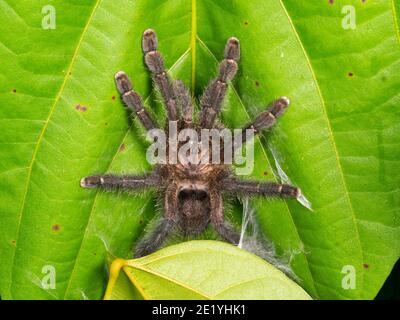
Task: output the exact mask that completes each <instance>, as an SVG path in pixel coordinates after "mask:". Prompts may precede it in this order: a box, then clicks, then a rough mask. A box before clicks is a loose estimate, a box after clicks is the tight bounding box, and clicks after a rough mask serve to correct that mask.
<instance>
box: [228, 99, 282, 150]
mask: <svg viewBox="0 0 400 320" xmlns="http://www.w3.org/2000/svg"><path fill="white" fill-rule="evenodd" d="M289 103H290V101H289V99H288V98H286V97H281V98H279V99H277V100H275V101H274V102H273V103H272V104H271V105H270V107H269V108H268V110H267V111H264V112H261V113H260V114H259V115H258V116H257V117H256V118H255V119H254V121H253V122H251V123H250V124H248V125H247V126H246V127H245V128H244V129H243V130H242V142H243V143H245V142H246V139H247V137H246V129H252V130H254V134H258V133H260V132H261V130H266V129H269V128H271V127H272V126H273V125H274V124H275V123H276V120H277V118H278V117H280V116H281V115H282V114H283V113H284V112H285V110H286V108H287V107H288V106H289ZM235 147H237V146H235Z"/></svg>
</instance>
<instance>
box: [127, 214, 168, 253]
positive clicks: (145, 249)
mask: <svg viewBox="0 0 400 320" xmlns="http://www.w3.org/2000/svg"><path fill="white" fill-rule="evenodd" d="M175 225H176V223H175V221H174V220H172V219H166V218H161V219H160V220H159V221H158V223H157V226H156V227H155V229H154V230H153V231H152V232H151V233H150V234H149V235H148V236H147V237H146V238H144V239H142V240H141V241H139V243H138V244H137V245H136V247H135V252H134V256H135V257H136V258H140V257H143V256H145V255H148V254H150V253H152V252H154V251H156V250H157V249H159V248H160V247H161V245H162V244H163V243H164V241H165V239H166V238H167V237H168V235H169V234H170V233H171V231H172V230H173V229H174V227H175Z"/></svg>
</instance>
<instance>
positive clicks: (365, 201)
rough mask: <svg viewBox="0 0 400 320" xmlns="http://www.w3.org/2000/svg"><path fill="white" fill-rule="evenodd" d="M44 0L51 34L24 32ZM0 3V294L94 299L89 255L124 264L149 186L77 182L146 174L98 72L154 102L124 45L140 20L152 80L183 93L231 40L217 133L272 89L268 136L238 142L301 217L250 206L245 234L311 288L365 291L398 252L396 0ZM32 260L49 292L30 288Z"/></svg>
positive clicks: (346, 295) (204, 77)
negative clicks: (285, 101) (278, 106)
mask: <svg viewBox="0 0 400 320" xmlns="http://www.w3.org/2000/svg"><path fill="white" fill-rule="evenodd" d="M47 4H50V5H52V6H54V7H55V9H56V13H57V27H56V29H55V30H44V29H42V27H41V22H42V18H43V16H44V15H43V14H42V12H41V11H42V7H43V6H45V5H47ZM344 5H353V6H354V8H355V10H356V23H357V27H356V29H354V30H345V29H343V28H342V19H343V17H344V14H342V12H341V10H342V8H343V6H344ZM0 11H1V16H0V22H1V23H0V61H1V64H0V128H1V135H0V146H1V147H0V262H1V263H0V294H1V297H2V298H3V299H27V298H33V299H40V298H44V299H64V298H65V299H83V298H90V299H98V298H101V297H102V294H103V292H104V288H105V284H106V277H107V272H106V269H105V257H106V252H110V253H112V254H113V255H115V256H120V257H127V256H128V255H129V252H130V250H131V246H132V243H133V242H134V241H135V240H136V239H137V237H138V236H139V235H140V233H141V232H142V230H143V226H144V225H145V224H146V221H148V219H150V218H151V217H152V215H153V212H154V203H153V200H152V197H151V196H142V197H139V196H131V195H126V194H120V195H118V196H116V195H114V194H110V193H101V192H97V191H96V190H93V191H87V190H82V189H81V188H80V187H79V180H80V178H81V177H83V176H86V175H89V174H92V173H95V172H97V173H104V172H117V173H120V172H143V171H144V170H147V169H149V168H148V165H147V164H146V160H145V145H144V144H143V143H142V142H141V140H140V139H138V137H137V136H138V134H139V133H140V132H139V131H138V130H137V129H136V127H135V126H131V125H130V123H129V122H128V120H127V117H126V113H125V111H124V110H123V108H122V107H121V103H120V101H119V99H118V95H117V92H116V89H115V87H114V83H113V75H114V73H115V72H116V71H118V70H125V71H126V72H127V73H129V74H130V75H131V77H132V79H133V81H134V85H135V88H136V90H137V91H138V92H140V93H141V94H142V96H143V97H144V98H145V99H146V101H147V105H148V106H149V107H150V108H153V109H154V110H157V111H156V113H157V114H159V113H160V111H159V110H160V107H159V106H157V105H156V104H155V103H153V96H152V95H151V82H150V80H149V77H148V74H147V71H146V70H145V67H144V64H143V60H142V53H141V49H140V38H141V33H142V32H143V30H144V29H146V28H148V27H152V28H154V29H155V30H156V31H157V33H158V36H159V40H160V50H161V51H162V52H163V54H164V57H165V60H166V65H167V66H168V67H171V69H170V73H171V74H172V75H173V76H174V77H179V78H181V79H183V80H184V81H185V83H186V84H187V85H188V86H190V87H191V88H192V89H193V92H194V94H195V95H198V94H199V93H200V92H201V91H202V89H203V88H204V86H205V85H206V83H207V82H208V80H209V79H210V78H211V77H212V76H213V75H214V74H215V69H216V65H217V60H219V59H221V57H222V51H223V46H224V44H225V41H226V39H227V38H228V37H229V36H232V35H235V36H236V37H238V38H239V39H240V41H241V45H242V60H241V63H240V68H241V69H240V72H239V75H238V77H237V80H236V81H235V82H234V85H233V87H232V88H231V89H230V92H229V97H228V99H227V103H226V107H225V110H224V120H225V122H226V123H227V124H229V125H231V126H232V127H240V126H241V125H242V124H243V123H245V122H247V121H248V119H249V117H250V116H252V115H254V114H256V113H257V112H259V111H261V110H263V109H264V108H265V105H266V104H267V103H268V102H270V101H271V100H272V99H274V98H276V97H277V96H280V95H285V96H288V97H290V99H291V101H292V105H291V107H290V110H289V111H288V112H287V114H285V116H284V117H283V118H282V120H281V121H280V123H279V125H278V126H277V127H276V128H275V130H274V132H273V133H272V134H268V135H265V136H264V137H263V138H262V139H261V140H260V141H257V143H256V166H255V170H254V172H253V176H254V177H257V178H258V179H273V180H279V179H280V177H279V175H278V174H276V172H277V164H276V162H275V159H277V161H278V163H279V165H280V166H281V167H282V169H283V171H284V172H286V173H287V175H288V176H289V177H290V179H291V181H292V182H293V183H294V184H296V185H298V186H300V187H301V188H302V190H303V193H304V194H305V195H306V197H307V198H308V199H309V200H310V201H311V203H312V205H313V209H314V211H313V212H310V211H308V210H307V209H306V208H304V207H302V206H301V205H300V204H299V203H296V202H293V201H287V202H284V201H265V200H257V201H254V202H253V205H254V206H255V207H256V208H257V215H258V220H259V223H260V227H261V229H262V231H263V232H264V233H265V234H266V235H267V236H268V237H269V238H270V239H272V240H273V241H274V243H275V245H276V247H277V250H278V253H279V254H280V255H287V254H288V253H295V254H294V255H293V259H292V264H291V265H292V268H293V270H294V271H295V273H296V274H297V276H298V277H299V278H300V279H301V285H302V286H303V288H304V289H305V290H306V291H307V292H308V293H309V294H310V295H311V296H313V297H314V298H320V299H325V298H332V299H363V298H365V299H371V298H374V297H375V295H376V294H377V292H378V290H379V289H380V287H381V286H382V284H383V282H384V280H385V279H386V277H387V276H388V274H389V273H390V270H391V268H392V267H393V265H394V263H395V262H396V260H397V259H398V258H399V255H400V254H399V253H400V227H399V224H400V220H399V208H400V189H399V182H400V170H399V169H400V166H399V162H400V149H399V144H400V143H399V142H400V141H399V138H400V121H399V120H400V109H399V102H400V90H399V89H400V35H399V24H398V23H399V11H400V5H399V3H398V2H397V1H396V0H365V1H361V0H357V1H356V0H348V1H340V0H334V1H328V0H326V1H325V0H321V1H297V0H270V1H261V0H260V1H239V0H232V1H228V0H219V1H212V0H197V1H196V0H193V1H190V0H169V1H158V0H121V1H112V0H85V1H82V0H79V1H78V0H71V1H66V0H54V1H50V0H37V1H22V0H18V1H11V0H0ZM116 97H117V98H116ZM78 105H79V106H81V107H82V106H84V107H85V108H86V109H85V108H80V107H79V106H78ZM77 106H78V107H77ZM161 117H162V115H160V118H161ZM267 140H268V142H267ZM265 172H267V173H268V174H267V176H265V174H264V173H265ZM48 264H50V265H54V266H55V267H56V270H57V286H56V289H54V290H44V289H42V288H41V285H40V281H41V278H42V277H43V273H42V268H43V266H44V265H48ZM345 265H353V266H354V267H355V269H356V271H357V286H356V289H355V290H344V289H343V288H342V286H341V281H342V278H343V274H342V273H341V270H342V268H343V266H345Z"/></svg>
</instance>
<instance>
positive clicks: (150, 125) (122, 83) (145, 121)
mask: <svg viewBox="0 0 400 320" xmlns="http://www.w3.org/2000/svg"><path fill="white" fill-rule="evenodd" d="M115 83H116V85H117V89H118V91H119V93H120V94H121V96H122V100H124V102H125V104H126V106H127V107H128V109H129V110H131V111H132V112H134V113H135V114H136V116H137V117H138V119H139V121H140V122H141V123H142V125H143V126H144V127H145V128H146V130H151V129H154V128H156V125H155V122H154V121H153V120H152V119H151V117H150V115H149V114H148V113H147V111H146V109H145V108H144V106H143V103H142V99H141V98H140V96H139V94H138V93H136V92H135V91H133V88H132V83H131V81H130V80H129V78H128V76H127V75H126V73H125V72H123V71H119V72H117V74H116V75H115Z"/></svg>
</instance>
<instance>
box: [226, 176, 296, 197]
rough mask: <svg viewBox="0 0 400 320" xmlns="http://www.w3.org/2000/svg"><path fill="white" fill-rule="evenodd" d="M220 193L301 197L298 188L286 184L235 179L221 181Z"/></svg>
mask: <svg viewBox="0 0 400 320" xmlns="http://www.w3.org/2000/svg"><path fill="white" fill-rule="evenodd" d="M221 188H222V191H225V192H229V193H234V194H238V195H240V194H244V195H260V196H264V197H282V198H298V197H299V196H300V195H301V191H300V189H299V188H296V187H294V186H291V185H288V184H279V183H273V182H259V181H241V180H239V179H236V178H227V179H224V180H223V181H222V185H221Z"/></svg>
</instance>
